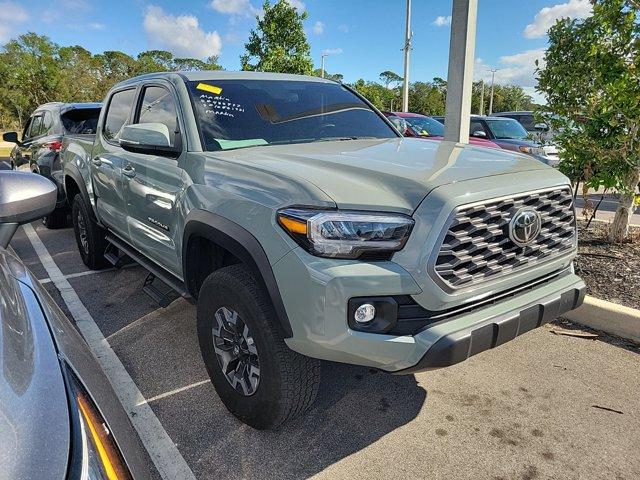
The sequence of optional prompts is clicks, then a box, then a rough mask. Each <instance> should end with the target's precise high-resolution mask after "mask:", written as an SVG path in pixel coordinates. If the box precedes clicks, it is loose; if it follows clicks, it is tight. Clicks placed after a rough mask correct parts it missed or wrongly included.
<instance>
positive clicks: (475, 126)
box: [469, 120, 488, 135]
mask: <svg viewBox="0 0 640 480" xmlns="http://www.w3.org/2000/svg"><path fill="white" fill-rule="evenodd" d="M478 130H480V131H481V132H484V133H486V134H487V135H488V133H487V130H486V129H485V128H484V125H482V122H479V121H477V120H471V127H470V128H469V132H470V133H471V135H473V133H474V132H477V131H478Z"/></svg>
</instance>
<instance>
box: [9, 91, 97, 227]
mask: <svg viewBox="0 0 640 480" xmlns="http://www.w3.org/2000/svg"><path fill="white" fill-rule="evenodd" d="M100 107H101V105H100V104H99V103H60V102H52V103H45V104H44V105H40V106H39V107H38V108H36V110H35V111H34V112H33V114H31V116H30V117H29V119H28V120H27V122H26V124H25V126H24V129H23V131H22V140H20V139H19V138H18V133H17V132H7V133H5V134H3V136H2V138H3V140H4V141H5V142H11V143H15V145H16V146H15V147H14V148H13V150H12V151H11V168H12V169H13V170H20V171H27V172H33V173H37V174H40V175H43V176H44V177H46V178H48V179H49V180H51V181H53V182H54V183H55V184H56V186H57V187H58V199H57V201H56V208H55V209H54V210H53V211H52V212H51V213H50V214H49V215H46V216H45V217H44V218H43V222H44V224H45V225H46V226H47V227H48V228H60V227H65V226H66V225H67V217H68V214H69V209H68V205H67V201H66V198H65V196H64V187H63V186H62V169H61V168H60V157H59V153H60V148H61V147H62V140H63V138H64V137H65V136H67V135H83V134H94V133H95V132H96V125H97V123H98V116H99V115H100Z"/></svg>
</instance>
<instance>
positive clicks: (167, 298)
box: [142, 273, 178, 308]
mask: <svg viewBox="0 0 640 480" xmlns="http://www.w3.org/2000/svg"><path fill="white" fill-rule="evenodd" d="M156 280H157V278H156V276H155V275H154V274H153V273H149V274H148V275H147V278H145V279H144V285H143V286H142V291H143V292H144V293H146V294H147V295H149V297H151V299H152V300H154V301H155V302H156V303H157V304H158V305H159V306H160V307H162V308H166V307H168V306H169V305H171V302H173V301H174V300H175V299H176V298H178V294H177V293H176V292H175V290H173V289H172V288H171V287H165V288H161V287H160V286H158V285H157V283H162V285H165V284H164V282H156Z"/></svg>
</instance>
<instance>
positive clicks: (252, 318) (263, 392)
mask: <svg viewBox="0 0 640 480" xmlns="http://www.w3.org/2000/svg"><path fill="white" fill-rule="evenodd" d="M223 307H225V308H227V309H231V310H233V311H235V312H237V315H238V317H239V318H241V319H242V320H241V321H242V323H243V324H244V325H246V326H247V327H248V329H249V331H250V335H251V336H252V342H253V343H252V345H253V344H255V347H256V350H257V356H258V360H259V370H260V375H259V383H258V385H257V387H256V388H255V390H254V392H253V393H252V394H251V395H249V396H247V395H245V394H243V393H241V392H239V391H238V390H237V389H236V388H234V387H233V386H232V384H231V382H230V381H229V380H228V379H227V376H225V374H224V373H223V371H222V367H221V363H220V362H219V360H218V357H217V355H216V352H215V349H214V333H213V329H214V326H215V325H214V324H215V321H216V320H215V318H214V316H215V313H216V312H217V311H219V309H221V308H223ZM197 317H198V320H197V321H198V340H199V342H200V351H201V353H202V358H203V360H204V362H205V365H206V367H207V371H208V373H209V376H210V377H211V381H212V383H213V385H214V387H215V389H216V392H217V393H218V395H219V397H220V399H221V400H222V402H223V403H224V405H225V406H226V407H227V409H228V410H229V411H230V412H231V413H233V415H235V416H236V417H237V418H238V419H239V420H241V421H242V422H244V423H246V424H247V425H250V426H251V427H253V428H256V429H259V430H264V429H273V428H276V427H278V426H279V425H281V424H282V423H284V422H285V421H287V420H289V419H292V418H294V417H296V416H297V415H299V414H301V413H302V412H304V411H305V410H306V409H307V408H308V407H309V406H310V405H311V404H312V403H313V401H314V400H315V397H316V395H317V393H318V386H319V384H320V361H319V360H317V359H313V358H309V357H306V356H304V355H301V354H299V353H296V352H294V351H293V350H291V349H289V348H288V347H287V345H286V344H285V342H284V340H283V337H282V335H281V334H280V332H279V330H278V327H277V325H276V321H277V320H276V318H275V313H274V310H273V307H272V305H271V302H270V300H269V299H268V296H267V295H266V294H265V292H264V291H263V289H262V288H261V287H260V286H259V285H258V284H257V283H256V281H255V280H254V278H253V276H252V275H251V273H250V272H249V270H248V269H247V267H245V266H244V265H242V264H237V265H231V266H228V267H224V268H221V269H219V270H216V271H215V272H213V273H212V274H210V275H209V276H208V277H207V278H206V280H205V281H204V283H203V284H202V287H201V288H200V293H199V295H198V314H197Z"/></svg>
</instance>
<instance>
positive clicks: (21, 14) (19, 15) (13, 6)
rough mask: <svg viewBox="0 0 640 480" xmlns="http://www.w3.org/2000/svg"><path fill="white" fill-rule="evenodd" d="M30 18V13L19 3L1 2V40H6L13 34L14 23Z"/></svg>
mask: <svg viewBox="0 0 640 480" xmlns="http://www.w3.org/2000/svg"><path fill="white" fill-rule="evenodd" d="M27 20H29V14H28V13H27V11H26V10H25V9H24V8H22V7H21V6H20V5H18V4H17V3H13V2H0V42H6V41H7V40H9V38H10V37H11V35H12V28H11V27H12V25H15V24H16V23H24V22H26V21H27Z"/></svg>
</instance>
